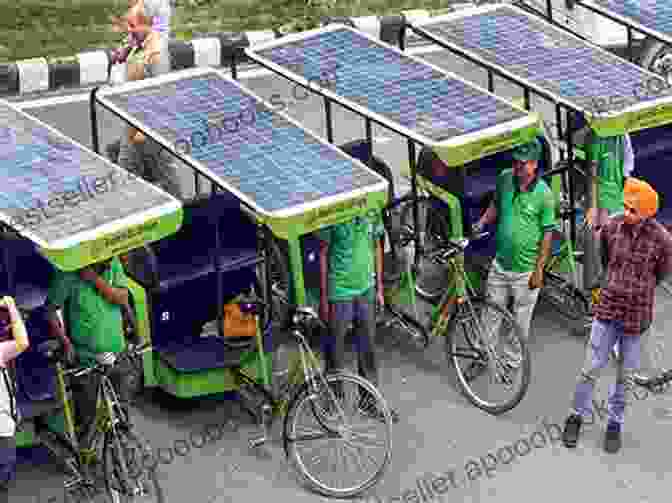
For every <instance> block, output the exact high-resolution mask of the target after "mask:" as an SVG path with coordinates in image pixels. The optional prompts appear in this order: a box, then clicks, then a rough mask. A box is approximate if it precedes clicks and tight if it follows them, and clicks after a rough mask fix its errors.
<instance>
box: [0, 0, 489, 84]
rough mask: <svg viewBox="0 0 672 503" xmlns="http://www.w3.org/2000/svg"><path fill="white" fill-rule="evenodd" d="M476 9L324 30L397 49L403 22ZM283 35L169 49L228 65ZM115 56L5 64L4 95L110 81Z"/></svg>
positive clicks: (0, 70)
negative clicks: (357, 33)
mask: <svg viewBox="0 0 672 503" xmlns="http://www.w3.org/2000/svg"><path fill="white" fill-rule="evenodd" d="M475 5H477V4H476V3H473V2H468V3H458V4H453V5H452V6H450V7H449V8H446V9H441V10H436V11H430V10H425V9H418V10H407V11H402V12H400V13H399V14H396V15H386V16H363V17H356V18H350V17H327V18H325V19H324V20H323V21H322V26H326V25H328V24H331V23H343V24H346V25H349V26H352V27H354V28H357V29H359V30H362V31H363V32H365V33H368V34H369V35H371V36H374V37H376V38H379V39H380V40H382V41H384V42H387V43H390V44H393V45H395V46H396V45H398V39H399V30H400V29H401V25H402V23H403V21H404V20H408V21H411V22H414V21H420V20H423V19H428V18H430V17H432V16H435V15H438V14H445V13H446V12H452V11H455V10H460V9H464V8H468V7H474V6H475ZM284 35H285V33H283V32H281V31H280V29H272V30H261V31H248V32H240V33H232V32H222V33H214V34H208V35H207V36H206V37H204V38H195V39H192V40H188V41H184V40H176V39H171V40H170V42H169V46H168V50H169V52H170V61H171V70H182V69H185V68H192V67H199V66H227V67H228V66H230V62H231V59H232V57H233V55H234V54H238V55H242V54H243V50H244V49H245V48H246V47H249V46H251V45H255V44H258V43H262V42H265V41H268V40H273V39H277V38H281V37H283V36H284ZM415 39H417V40H419V37H418V36H417V35H415V34H413V33H409V35H408V40H409V41H410V42H412V41H413V40H415ZM111 54H112V49H99V50H95V51H87V52H80V53H79V54H77V55H75V56H70V57H58V58H33V59H26V60H22V61H16V62H13V63H4V64H0V96H15V95H23V94H30V93H36V92H46V91H56V90H62V89H68V88H77V87H87V86H92V85H101V84H104V83H107V82H108V81H109V78H110V70H111V64H110V56H111ZM242 61H244V59H243V60H242Z"/></svg>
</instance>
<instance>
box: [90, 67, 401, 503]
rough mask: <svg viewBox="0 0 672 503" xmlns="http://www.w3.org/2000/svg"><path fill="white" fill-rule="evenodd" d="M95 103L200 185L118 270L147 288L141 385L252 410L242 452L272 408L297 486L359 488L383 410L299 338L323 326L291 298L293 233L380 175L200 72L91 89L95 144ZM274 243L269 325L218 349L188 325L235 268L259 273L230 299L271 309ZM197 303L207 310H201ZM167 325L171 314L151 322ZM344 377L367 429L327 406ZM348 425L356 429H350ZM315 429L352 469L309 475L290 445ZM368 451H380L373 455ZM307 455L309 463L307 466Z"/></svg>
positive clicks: (369, 204)
mask: <svg viewBox="0 0 672 503" xmlns="http://www.w3.org/2000/svg"><path fill="white" fill-rule="evenodd" d="M168 103H169V104H168ZM96 105H100V106H102V107H103V108H104V109H106V110H108V111H110V112H112V113H113V114H114V115H116V116H117V117H119V118H121V119H122V120H124V121H125V122H126V123H127V124H129V125H130V126H131V127H133V128H135V129H137V130H138V131H140V132H142V133H143V134H144V135H145V136H146V137H147V138H151V139H152V140H153V141H155V142H156V143H158V144H159V145H160V146H161V148H163V149H165V150H166V151H167V152H168V153H169V154H171V155H174V156H175V157H177V158H178V159H179V160H180V161H181V162H183V163H184V164H186V165H187V166H189V167H190V168H191V169H192V170H193V171H194V173H195V174H196V175H198V176H199V177H203V178H205V179H206V180H207V181H208V182H210V184H211V186H212V191H211V193H210V194H209V195H208V194H206V195H204V196H201V197H200V198H199V196H198V195H197V199H198V202H197V204H198V208H199V210H198V212H199V213H196V210H194V209H193V205H194V203H193V202H190V201H185V224H184V225H183V227H182V230H181V231H180V232H178V233H177V234H176V235H175V236H174V237H173V238H168V239H166V240H163V241H162V242H160V243H158V246H152V247H147V248H146V249H145V250H144V255H143V256H142V257H135V259H134V262H135V264H134V265H133V266H132V267H131V268H130V273H131V275H132V276H133V277H134V279H135V280H136V281H137V282H138V284H141V285H142V288H143V290H146V291H147V297H146V299H143V303H142V306H143V310H142V311H141V310H138V314H139V316H138V317H143V318H146V319H147V321H148V326H146V327H145V329H144V330H145V332H144V333H145V334H146V336H147V338H148V339H151V341H152V346H153V347H154V354H153V361H152V362H151V365H152V366H153V369H152V368H151V367H148V366H146V368H145V370H146V372H145V378H146V380H147V382H148V383H149V380H150V379H151V378H152V376H154V383H153V384H158V385H159V386H162V387H167V388H168V389H169V390H171V392H173V393H176V394H177V393H179V392H180V391H181V390H185V391H186V392H184V394H187V395H192V396H193V395H196V394H205V393H211V392H213V391H214V390H226V391H235V392H237V395H238V396H237V397H238V398H239V399H240V400H241V401H242V402H243V405H244V406H248V407H251V408H253V409H255V412H256V413H258V416H257V417H258V419H259V422H260V427H261V430H262V437H261V438H257V439H252V440H251V446H252V447H258V446H260V445H261V444H263V443H264V442H266V440H267V428H268V426H269V425H270V421H271V419H272V416H274V415H276V413H277V414H283V413H284V414H285V421H284V428H283V440H284V447H285V452H286V454H287V456H288V457H289V458H290V459H291V460H292V462H293V464H294V465H295V466H296V468H297V470H298V472H299V474H300V475H301V477H302V479H303V481H304V482H305V483H306V484H307V485H308V486H309V487H310V488H311V489H313V490H315V491H317V492H320V493H322V494H325V495H327V496H332V497H334V496H339V497H346V496H353V495H355V494H358V493H360V492H361V491H363V490H365V489H367V488H368V487H371V486H372V485H373V484H375V483H376V482H377V481H378V480H379V478H380V477H381V476H382V475H383V473H384V471H385V469H386V467H387V466H388V464H389V461H390V456H391V426H390V425H391V415H390V410H389V408H388V406H387V404H386V403H385V400H384V399H383V397H382V395H381V394H380V392H379V391H378V390H377V389H376V388H375V387H374V386H373V385H372V384H371V383H369V382H368V381H366V380H364V379H362V378H361V377H358V376H355V375H353V374H351V373H347V372H346V373H334V374H329V375H326V376H325V375H324V374H323V371H322V366H321V362H320V361H319V357H318V356H316V353H314V352H313V351H312V350H311V349H310V343H311V342H313V343H314V342H315V340H314V339H315V335H317V334H318V333H319V331H320V330H322V329H323V328H324V325H323V323H322V322H321V321H320V320H319V318H318V316H317V314H316V312H315V311H314V310H313V309H311V308H310V307H307V306H305V303H306V293H305V288H304V283H303V264H302V262H303V261H302V256H301V247H300V238H301V236H302V235H305V234H307V233H311V232H314V231H316V230H317V229H319V228H321V227H324V226H327V225H333V224H336V223H340V222H344V221H348V220H350V219H352V218H355V217H358V216H361V215H364V214H366V213H367V212H370V211H380V209H381V208H382V207H383V205H384V204H385V200H386V195H387V182H386V181H385V180H384V179H383V178H381V177H380V176H379V175H377V174H375V173H373V172H372V171H370V170H369V169H368V168H366V166H364V165H363V164H361V163H359V162H357V161H354V160H352V159H351V158H350V157H348V156H347V155H345V154H344V153H342V152H340V151H339V150H337V149H336V148H335V147H333V146H331V145H329V144H327V143H326V142H323V141H322V140H320V139H319V138H317V137H316V136H314V135H313V134H311V133H309V132H308V131H306V130H304V129H302V128H301V127H300V126H299V125H298V124H297V123H296V122H294V121H292V120H291V119H289V118H288V117H286V116H285V115H283V114H281V113H278V112H276V111H274V110H273V108H272V106H271V105H270V104H268V103H267V102H265V101H263V100H262V99H260V98H259V97H257V96H256V95H255V94H253V93H252V92H251V91H249V90H247V89H245V88H244V87H243V86H241V85H240V84H238V83H237V82H235V81H234V80H232V79H230V78H228V77H226V76H224V75H223V74H222V73H221V72H219V71H217V70H214V69H208V68H206V69H192V70H184V71H178V72H174V73H171V74H170V75H165V76H161V77H157V78H154V79H151V80H147V81H140V82H132V83H127V84H123V85H121V86H117V87H114V88H109V89H94V90H93V91H92V93H91V119H92V132H93V145H94V150H96V151H97V150H98V148H99V140H98V124H97V119H96V117H97V115H96ZM242 115H244V116H245V117H247V118H248V119H246V120H244V121H243V120H241V121H240V122H239V123H238V125H237V127H235V128H228V129H227V130H224V131H222V132H221V134H220V135H219V136H218V137H217V138H216V139H212V137H210V135H207V139H208V140H209V141H202V142H201V141H199V142H193V143H192V144H191V145H190V146H189V148H188V149H180V148H178V147H177V145H178V143H179V142H178V140H179V139H181V138H185V136H186V135H191V134H192V132H193V131H195V130H200V131H211V130H212V129H213V128H216V127H220V124H219V120H221V119H222V118H229V117H231V116H233V117H238V116H242ZM185 150H186V151H185ZM197 186H198V181H197ZM190 212H191V215H190ZM194 213H196V216H194ZM190 227H191V228H192V229H190ZM185 228H186V229H187V230H186V231H185V230H184V229H185ZM213 234H214V236H213ZM278 239H280V240H282V241H284V242H286V243H287V249H288V254H289V264H290V266H291V267H290V271H291V274H292V276H291V283H290V284H291V290H290V291H289V292H287V296H288V298H287V299H286V301H288V305H287V306H285V307H286V310H287V313H286V314H287V315H286V320H283V321H284V323H283V324H282V326H274V327H272V330H271V329H269V327H268V325H269V324H267V323H266V322H265V321H262V322H261V323H259V326H258V327H257V330H256V334H255V336H254V337H253V338H252V339H251V342H252V346H251V347H249V346H240V347H231V346H230V345H227V342H226V336H227V334H226V333H224V332H225V328H224V326H223V324H222V323H220V322H218V323H217V327H218V333H216V334H215V335H214V336H211V337H203V336H202V334H201V333H200V327H201V326H202V321H205V320H209V319H212V317H216V319H217V320H218V321H219V320H221V319H222V317H223V316H222V312H221V306H222V305H223V303H224V301H225V295H224V294H223V292H224V288H226V289H227V290H231V289H232V288H236V286H237V285H239V284H241V281H240V280H236V279H235V276H234V279H231V280H230V277H231V273H232V272H236V271H240V270H241V269H242V268H247V269H248V270H249V271H250V272H249V278H252V279H254V278H255V277H256V274H257V267H256V266H257V265H259V264H261V265H263V267H262V268H261V270H260V271H259V277H260V283H261V292H260V293H257V294H255V295H252V296H251V297H250V296H247V297H245V300H244V301H240V303H241V305H243V306H244V309H246V310H247V311H248V312H249V313H251V314H253V315H255V316H258V317H259V318H261V320H271V319H272V318H273V311H274V308H275V306H274V303H273V302H272V300H271V299H270V297H271V296H272V295H273V293H272V285H270V283H271V275H270V274H269V269H270V268H271V267H270V266H271V260H269V259H268V258H269V253H268V250H269V249H270V248H271V246H272V245H273V243H276V242H277V240H278ZM241 248H242V251H241ZM224 273H226V276H224ZM208 276H210V277H212V278H213V279H212V282H211V283H206V282H205V281H203V279H202V278H206V279H207V278H208ZM249 278H244V279H243V280H242V283H243V284H244V283H245V282H246V281H249ZM232 293H235V291H234V292H232ZM167 299H172V300H167ZM168 305H169V306H170V307H167V306H168ZM206 306H208V307H207V310H208V312H206V313H203V312H202V311H204V310H206ZM136 310H137V304H136ZM144 313H147V314H146V315H145V316H141V315H144ZM166 313H169V314H167V315H166ZM194 317H196V322H194ZM171 320H180V322H179V323H174V324H173V325H171V324H170V323H164V321H171ZM262 327H263V328H264V330H262ZM282 329H288V331H289V333H290V335H292V336H293V338H294V339H296V342H297V344H296V345H295V346H293V347H292V346H291V345H289V346H288V349H289V350H287V351H285V355H286V356H287V359H288V360H290V362H289V363H288V365H287V376H286V378H285V379H284V381H285V382H278V381H280V379H279V376H278V372H276V371H277V370H278V369H277V368H276V364H277V363H278V361H277V360H276V359H273V361H272V358H271V357H272V355H271V353H273V352H275V351H276V350H277V348H278V346H279V345H280V344H279V337H280V333H279V332H280V331H281V330H282ZM262 332H263V333H262ZM293 349H294V350H293ZM281 363H284V362H281ZM271 374H272V375H273V381H274V382H273V383H272V382H271ZM271 384H273V386H274V389H271V388H270V386H271ZM346 385H347V386H350V387H352V386H354V387H358V388H359V390H358V391H357V390H356V391H355V396H359V397H360V399H361V400H360V406H357V407H359V408H357V407H356V410H359V411H360V412H361V411H362V410H363V409H362V407H363V406H364V405H363V404H364V401H362V400H363V399H364V398H367V397H369V398H367V402H366V405H367V407H369V408H368V409H367V411H365V412H362V413H363V414H364V415H366V414H367V413H370V412H371V411H374V412H375V414H374V413H371V414H370V416H366V417H369V419H371V420H372V422H373V426H371V425H367V424H364V423H363V421H364V419H361V418H359V419H357V418H355V417H352V416H350V415H349V414H353V411H352V410H350V409H348V408H347V407H346V404H345V403H341V401H340V399H343V398H344V396H341V395H338V397H336V395H335V394H334V393H335V390H337V389H341V390H344V389H345V388H346ZM171 387H172V389H171ZM293 388H296V392H294V389H293ZM332 388H333V389H332ZM290 392H291V393H290ZM304 407H307V408H306V409H305V411H307V412H310V414H307V415H308V418H309V419H310V420H313V421H314V422H317V423H318V424H316V425H311V426H306V425H301V426H300V427H299V426H298V423H297V422H298V420H299V418H300V417H301V416H300V413H301V412H302V411H303V410H304V409H303V408H304ZM345 409H347V410H345ZM311 411H312V412H311ZM346 413H347V414H346ZM360 415H361V414H360ZM362 417H364V416H362ZM361 428H364V429H365V430H366V431H364V432H362V431H359V429H361ZM299 429H301V431H302V433H299ZM376 429H378V430H380V431H376ZM377 436H378V438H375V437H377ZM325 438H329V439H330V440H332V441H337V440H342V441H343V442H345V444H346V445H344V449H346V450H347V449H350V450H352V449H359V450H358V451H357V453H358V455H361V452H360V450H362V449H363V450H368V451H369V452H367V455H368V458H367V461H365V462H363V464H360V465H359V466H358V468H357V469H356V471H355V473H354V475H353V478H355V479H356V480H355V481H348V482H346V483H342V484H341V483H336V484H334V483H333V481H332V480H331V479H333V477H335V476H337V475H340V474H341V472H342V471H343V470H341V469H339V470H336V471H334V470H330V471H329V473H326V474H324V473H319V472H320V471H321V470H324V467H322V468H320V466H321V465H320V459H319V458H318V457H316V456H315V455H314V454H315V453H314V447H311V448H310V449H312V450H309V452H308V453H307V454H305V453H303V449H304V444H306V443H309V441H311V440H317V441H318V442H321V441H322V440H323V439H325ZM362 443H363V444H362ZM359 444H362V445H359ZM348 446H349V447H348ZM374 447H375V449H374V451H373V453H372V451H371V450H370V449H373V448H374ZM311 452H312V454H311ZM357 453H355V452H351V454H353V455H356V454H357ZM377 454H380V459H376V458H375V456H374V455H377ZM372 460H373V462H372ZM316 462H317V465H318V466H312V465H315V463H316ZM371 465H372V466H373V467H372V468H371ZM340 468H345V467H340Z"/></svg>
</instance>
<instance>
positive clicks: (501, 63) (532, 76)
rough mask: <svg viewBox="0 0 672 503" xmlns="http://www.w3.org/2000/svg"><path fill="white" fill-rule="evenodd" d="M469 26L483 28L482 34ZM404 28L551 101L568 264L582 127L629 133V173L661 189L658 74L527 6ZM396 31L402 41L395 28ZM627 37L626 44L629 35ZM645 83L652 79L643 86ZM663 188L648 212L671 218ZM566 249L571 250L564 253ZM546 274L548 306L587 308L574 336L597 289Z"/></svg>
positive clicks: (584, 153) (582, 169)
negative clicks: (559, 142)
mask: <svg viewBox="0 0 672 503" xmlns="http://www.w3.org/2000/svg"><path fill="white" fill-rule="evenodd" d="M498 23H499V24H498ZM476 26H478V27H480V28H481V31H480V32H478V30H476ZM558 26H560V27H558ZM406 27H408V28H410V29H412V30H413V31H414V32H416V33H418V34H419V35H421V36H422V37H424V38H426V39H429V40H431V41H432V42H434V43H436V44H438V45H440V46H441V47H444V48H446V49H448V50H450V51H451V52H453V53H456V54H458V55H460V56H461V57H464V58H465V59H467V60H469V61H471V62H473V63H476V64H477V65H479V66H481V67H483V68H485V69H486V70H487V72H488V82H489V87H490V89H494V79H493V74H496V75H498V76H501V77H504V78H505V79H507V80H509V81H511V82H514V83H516V84H518V85H520V86H522V87H523V89H524V100H525V107H526V108H528V109H529V108H530V95H531V94H532V93H534V94H537V95H539V96H541V97H543V98H546V99H547V100H550V101H551V102H554V103H555V108H556V121H557V124H556V125H557V128H558V136H559V137H560V138H564V146H563V147H562V148H561V150H560V156H561V159H562V161H561V162H562V164H561V166H562V165H564V166H565V168H566V169H567V170H568V171H567V172H568V174H569V179H568V180H565V183H564V186H565V188H566V192H567V194H568V197H567V198H566V200H567V202H568V208H566V210H567V211H563V216H564V218H565V220H568V222H567V223H568V224H569V225H568V226H569V228H570V232H569V234H570V239H569V240H566V241H565V244H563V245H562V247H559V248H560V249H559V250H558V251H557V253H558V254H560V255H562V254H564V256H566V257H567V258H569V259H570V264H571V262H573V258H574V257H575V254H574V253H573V252H572V250H573V249H574V248H575V246H574V245H575V244H577V237H578V236H577V232H576V226H577V223H578V222H579V221H580V219H579V218H577V217H576V216H575V215H576V214H579V212H580V207H579V206H578V205H577V204H576V202H577V199H578V198H577V197H576V193H577V190H576V189H577V186H580V185H581V184H582V182H583V185H584V187H589V188H590V191H589V194H590V197H588V195H587V194H585V195H584V196H583V198H584V206H585V207H592V208H595V207H596V195H595V194H596V186H595V180H596V179H597V176H598V174H597V172H596V165H597V163H596V162H595V159H592V155H591V154H590V149H588V150H586V149H585V148H584V147H585V145H584V142H583V141H579V140H578V138H580V136H581V135H583V134H584V133H585V132H586V131H589V130H592V132H593V134H595V135H597V136H599V137H609V136H616V135H623V134H626V133H632V145H633V150H634V157H635V168H634V171H633V176H636V177H639V178H642V179H645V180H647V181H649V182H650V183H651V184H652V185H653V186H654V187H662V188H663V192H664V187H665V186H666V178H665V171H664V170H663V169H660V166H665V165H667V163H668V159H669V157H670V153H669V152H670V149H668V147H667V141H666V138H667V136H668V134H669V132H670V131H671V130H672V126H670V123H672V92H670V88H669V85H667V84H666V83H665V82H663V81H662V79H660V78H659V77H658V76H657V75H655V74H653V73H651V72H649V71H646V70H644V69H642V68H640V67H637V66H636V65H634V64H632V63H629V62H626V61H624V60H622V59H620V58H618V57H617V56H615V55H613V54H611V53H610V52H607V51H606V50H604V49H602V48H600V47H597V46H595V45H593V44H590V43H589V42H587V41H585V40H583V39H581V38H579V37H577V36H575V35H574V34H572V33H570V32H568V31H567V30H566V29H564V28H562V26H561V25H558V24H557V23H554V24H549V23H547V22H546V21H544V20H543V19H540V18H539V17H538V16H537V15H535V14H531V13H529V12H528V11H527V10H526V9H521V8H518V7H515V6H511V5H497V6H486V7H478V8H475V9H470V10H468V11H464V12H461V13H459V14H455V15H452V14H451V15H447V16H440V17H438V18H435V19H433V20H432V21H431V22H428V23H422V24H420V25H416V26H411V25H408V26H406ZM475 32H478V35H476V36H477V37H478V38H479V40H478V41H475V40H473V38H472V39H469V38H468V37H466V35H465V34H466V33H475ZM400 38H401V39H402V40H401V41H400V42H401V44H402V46H403V33H401V34H400ZM629 39H630V42H632V40H631V39H632V37H631V36H630V37H629ZM512 51H513V52H512ZM574 68H577V69H578V72H579V73H578V74H577V73H572V69H574ZM652 82H653V83H654V84H655V85H654V86H651V85H650V83H652ZM650 87H655V88H656V89H657V90H658V92H657V93H648V92H647V93H642V92H641V90H642V89H648V88H650ZM563 109H564V112H565V113H564V121H563V114H562V112H563ZM563 122H564V127H563ZM554 171H555V170H554ZM591 177H592V180H593V181H592V182H591V183H590V185H589V184H588V182H587V180H590V179H591ZM662 195H663V198H661V199H662V201H661V208H660V210H659V212H658V214H657V216H656V219H657V220H659V221H660V222H662V223H663V224H666V225H669V223H670V222H669V220H670V215H671V213H672V208H671V207H670V205H669V204H668V203H667V201H666V200H665V198H664V193H663V194H662ZM590 236H592V234H590V233H586V237H590ZM586 245H587V246H584V247H583V248H584V253H583V259H582V260H581V262H582V264H583V267H584V268H585V269H587V274H585V275H584V276H587V277H590V276H591V273H590V271H591V270H592V266H593V264H592V263H591V260H596V257H595V258H593V257H594V254H593V253H585V252H587V251H590V249H589V248H588V246H590V245H589V244H588V243H586ZM566 250H569V253H563V251H566ZM578 256H581V255H578ZM555 263H556V264H557V261H556V262H555ZM574 270H575V269H574ZM552 272H553V271H548V270H547V276H546V277H547V280H548V279H550V280H551V281H547V285H546V287H545V288H544V290H543V291H542V293H545V294H546V295H545V297H546V298H547V299H549V300H551V301H553V298H555V299H556V300H555V302H553V304H554V305H555V306H556V307H557V308H558V310H559V311H560V312H562V313H564V314H567V315H568V316H569V317H570V318H574V319H578V318H579V316H577V315H581V309H580V307H581V306H582V305H583V306H586V308H585V312H584V314H583V318H584V320H585V321H584V322H583V328H582V329H581V330H580V333H581V334H585V335H587V333H589V327H590V322H591V319H592V316H591V315H590V311H591V306H592V303H593V302H594V301H595V300H596V298H597V295H599V289H594V290H592V292H590V293H588V292H586V291H585V288H583V291H582V289H581V287H580V286H579V283H578V278H576V277H575V279H574V285H571V284H569V282H567V281H564V282H563V281H562V277H561V276H559V275H555V274H552ZM666 290H667V289H666ZM596 294H597V295H596ZM586 340H588V338H587V337H586ZM614 354H615V353H614ZM651 354H652V352H651ZM665 375H670V373H667V374H665ZM659 377H660V376H659ZM659 377H656V378H648V377H646V376H644V375H641V374H637V375H636V376H635V381H636V382H637V383H638V384H640V385H643V386H648V387H652V388H654V389H661V386H660V385H661V379H660V378H659Z"/></svg>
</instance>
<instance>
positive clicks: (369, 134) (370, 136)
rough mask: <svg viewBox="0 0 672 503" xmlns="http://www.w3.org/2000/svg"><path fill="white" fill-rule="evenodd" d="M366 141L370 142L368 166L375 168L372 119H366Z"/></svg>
mask: <svg viewBox="0 0 672 503" xmlns="http://www.w3.org/2000/svg"><path fill="white" fill-rule="evenodd" d="M366 141H367V142H368V143H369V159H368V163H367V164H368V166H369V168H371V169H373V131H372V128H371V119H369V118H368V117H367V119H366Z"/></svg>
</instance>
